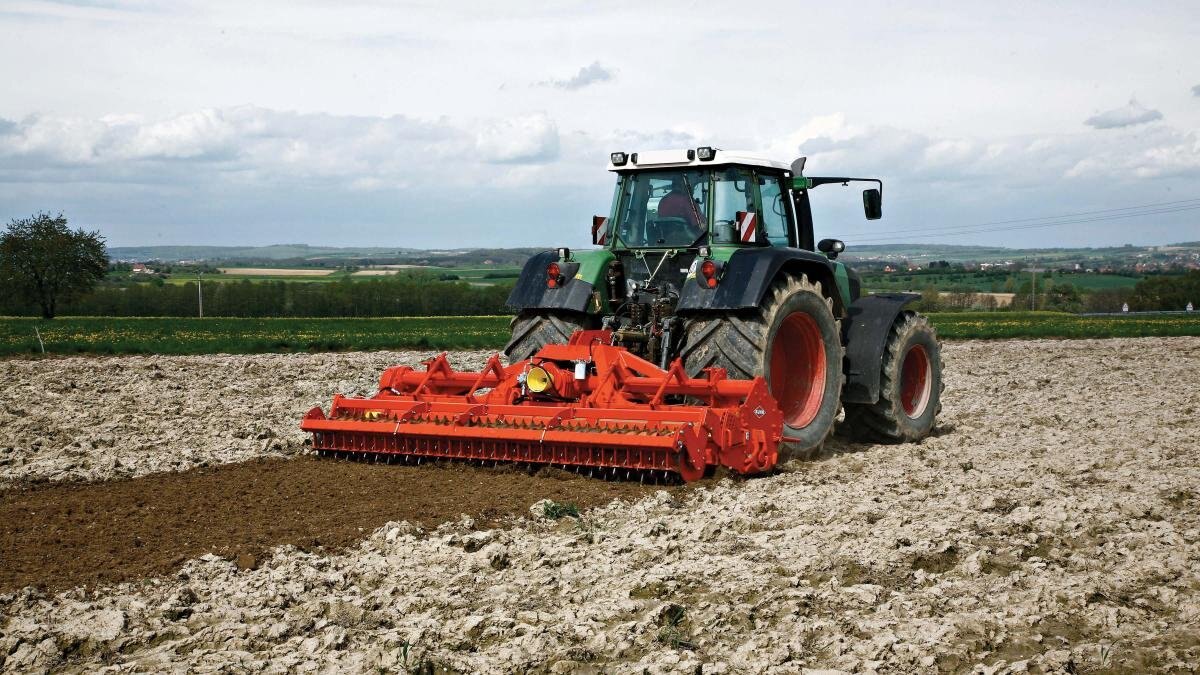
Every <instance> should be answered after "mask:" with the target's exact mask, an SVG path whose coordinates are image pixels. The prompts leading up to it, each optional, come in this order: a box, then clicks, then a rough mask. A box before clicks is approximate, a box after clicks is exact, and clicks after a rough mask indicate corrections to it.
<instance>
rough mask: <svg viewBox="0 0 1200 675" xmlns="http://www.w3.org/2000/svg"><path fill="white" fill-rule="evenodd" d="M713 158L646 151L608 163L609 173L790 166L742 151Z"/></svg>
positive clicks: (721, 152) (719, 153) (662, 151)
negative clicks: (620, 162)
mask: <svg viewBox="0 0 1200 675" xmlns="http://www.w3.org/2000/svg"><path fill="white" fill-rule="evenodd" d="M689 152H690V153H692V157H693V159H688V153H689ZM715 155H716V156H715V157H713V158H712V159H711V160H709V161H707V162H702V161H700V160H699V159H694V158H695V156H696V154H695V150H694V149H685V150H648V151H646V152H631V153H629V160H628V161H627V162H626V163H625V165H624V166H616V165H614V164H613V163H612V162H611V161H610V162H609V163H608V170H609V171H638V170H642V169H645V170H650V169H667V168H674V167H680V166H695V167H704V166H711V165H713V164H743V165H747V166H763V167H769V168H772V169H783V170H785V171H790V170H791V168H792V167H791V165H790V164H785V163H783V162H777V161H775V160H773V159H767V158H766V157H762V156H760V155H755V154H752V153H749V152H745V151H742V150H717V151H716V152H715ZM634 156H637V162H634V161H633V158H634Z"/></svg>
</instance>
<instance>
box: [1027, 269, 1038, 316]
mask: <svg viewBox="0 0 1200 675" xmlns="http://www.w3.org/2000/svg"><path fill="white" fill-rule="evenodd" d="M1029 273H1030V274H1031V275H1032V276H1033V291H1032V292H1030V294H1029V309H1031V310H1033V311H1035V312H1036V311H1037V268H1036V267H1035V268H1033V269H1031V270H1029Z"/></svg>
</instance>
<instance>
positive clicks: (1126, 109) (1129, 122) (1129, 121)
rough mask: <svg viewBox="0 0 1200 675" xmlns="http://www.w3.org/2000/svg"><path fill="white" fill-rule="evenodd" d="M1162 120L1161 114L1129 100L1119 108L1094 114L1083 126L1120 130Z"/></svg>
mask: <svg viewBox="0 0 1200 675" xmlns="http://www.w3.org/2000/svg"><path fill="white" fill-rule="evenodd" d="M1161 119H1162V113H1160V112H1159V111H1157V110H1151V109H1150V108H1147V107H1145V106H1143V105H1142V104H1140V103H1138V102H1137V99H1133V98H1131V99H1129V103H1128V104H1126V105H1123V106H1121V107H1120V108H1113V109H1112V110H1105V111H1104V112H1101V113H1096V114H1095V115H1092V116H1091V117H1089V118H1087V119H1086V120H1085V121H1084V124H1086V125H1088V126H1090V127H1093V128H1096V129H1120V128H1122V127H1132V126H1136V125H1138V124H1146V123H1147V122H1154V121H1156V120H1161Z"/></svg>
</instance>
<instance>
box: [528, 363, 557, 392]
mask: <svg viewBox="0 0 1200 675" xmlns="http://www.w3.org/2000/svg"><path fill="white" fill-rule="evenodd" d="M553 385H554V381H553V380H551V379H550V373H548V372H546V369H545V368H543V367H541V366H534V367H532V368H530V369H529V374H528V375H526V376H525V386H526V387H529V391H532V392H533V393H535V394H540V393H542V392H544V391H546V390H547V389H549V388H550V387H552V386H553Z"/></svg>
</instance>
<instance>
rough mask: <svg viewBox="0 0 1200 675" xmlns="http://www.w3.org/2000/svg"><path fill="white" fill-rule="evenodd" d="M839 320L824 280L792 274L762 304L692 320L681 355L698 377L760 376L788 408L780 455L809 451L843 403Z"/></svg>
mask: <svg viewBox="0 0 1200 675" xmlns="http://www.w3.org/2000/svg"><path fill="white" fill-rule="evenodd" d="M838 324H839V322H838V320H837V319H836V318H834V315H833V301H832V300H831V299H830V298H828V297H826V296H825V294H824V293H823V292H822V288H821V284H820V282H812V281H809V280H808V277H807V276H801V277H799V278H797V277H792V276H787V277H783V278H781V279H780V280H779V281H777V282H776V283H775V284H774V285H773V286H772V287H771V290H770V291H769V292H768V293H767V296H766V297H765V298H764V299H763V302H762V304H761V306H760V307H759V308H758V309H755V310H747V311H746V312H739V313H736V314H726V315H717V316H700V317H696V318H693V319H691V320H689V321H688V323H687V326H686V328H685V330H686V333H685V336H684V343H683V349H682V350H681V351H680V355H681V356H682V357H683V360H684V366H685V367H686V368H687V371H688V373H689V374H691V375H692V376H694V377H695V376H699V374H700V371H702V370H703V369H705V368H711V367H717V368H724V369H725V370H726V371H727V373H728V375H729V377H731V378H736V379H750V378H752V377H755V376H758V375H761V376H763V378H764V379H766V381H767V387H768V388H769V389H770V392H771V396H773V397H774V398H775V400H776V401H777V402H778V403H779V408H780V411H781V412H782V413H783V418H784V429H783V435H784V443H783V444H782V445H781V446H780V459H781V461H782V460H785V459H795V458H808V457H811V456H813V455H814V454H816V452H817V451H819V450H820V448H821V445H822V443H824V442H825V438H826V437H827V436H828V435H829V432H830V431H831V430H832V429H833V424H834V420H835V419H836V418H837V414H838V409H839V407H840V405H841V400H840V397H841V392H842V380H843V375H842V353H843V351H842V341H841V337H840V332H839V330H838Z"/></svg>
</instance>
